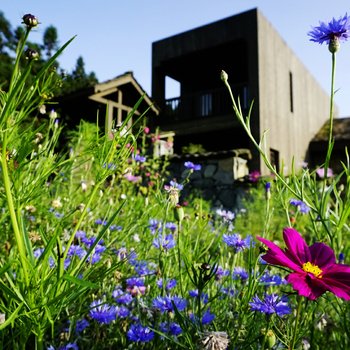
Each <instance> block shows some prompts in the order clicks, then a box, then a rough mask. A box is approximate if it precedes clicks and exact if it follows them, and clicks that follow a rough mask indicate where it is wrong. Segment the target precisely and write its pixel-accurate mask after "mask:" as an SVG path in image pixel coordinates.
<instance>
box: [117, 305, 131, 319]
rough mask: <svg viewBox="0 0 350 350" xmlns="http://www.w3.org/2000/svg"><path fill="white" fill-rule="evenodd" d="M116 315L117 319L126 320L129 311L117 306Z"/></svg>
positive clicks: (124, 307)
mask: <svg viewBox="0 0 350 350" xmlns="http://www.w3.org/2000/svg"><path fill="white" fill-rule="evenodd" d="M116 315H117V317H119V318H126V317H129V315H130V310H129V309H128V308H127V307H126V306H117V307H116Z"/></svg>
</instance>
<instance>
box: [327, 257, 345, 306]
mask: <svg viewBox="0 0 350 350" xmlns="http://www.w3.org/2000/svg"><path fill="white" fill-rule="evenodd" d="M321 282H322V283H323V284H324V286H326V287H327V289H328V290H329V291H330V292H332V293H333V294H335V295H336V296H337V297H339V298H343V299H345V300H350V266H348V265H341V264H334V265H333V266H331V267H330V268H329V269H328V270H325V273H324V274H323V276H322V279H321Z"/></svg>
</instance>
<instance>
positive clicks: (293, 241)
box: [283, 227, 311, 266]
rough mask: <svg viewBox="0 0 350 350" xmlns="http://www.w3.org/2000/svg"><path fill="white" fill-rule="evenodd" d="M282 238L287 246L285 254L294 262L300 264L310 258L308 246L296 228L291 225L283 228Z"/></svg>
mask: <svg viewBox="0 0 350 350" xmlns="http://www.w3.org/2000/svg"><path fill="white" fill-rule="evenodd" d="M283 239H284V241H285V242H286V246H287V248H288V250H287V251H286V255H287V256H288V257H289V258H290V259H291V260H293V261H294V262H295V263H296V264H298V265H299V266H302V265H303V264H304V263H306V262H308V261H310V260H311V254H310V250H309V247H308V245H307V244H306V242H305V241H304V239H303V238H302V237H301V235H300V233H299V232H298V231H297V230H295V229H294V228H291V227H287V228H285V229H284V230H283Z"/></svg>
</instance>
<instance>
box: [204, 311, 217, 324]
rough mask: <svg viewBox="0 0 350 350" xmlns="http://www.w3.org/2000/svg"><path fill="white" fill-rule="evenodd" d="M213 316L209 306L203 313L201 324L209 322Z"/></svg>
mask: <svg viewBox="0 0 350 350" xmlns="http://www.w3.org/2000/svg"><path fill="white" fill-rule="evenodd" d="M214 318H215V314H213V313H211V312H210V308H208V309H207V310H206V311H205V312H204V314H203V317H202V324H203V325H205V324H209V323H211V322H212V321H213V320H214Z"/></svg>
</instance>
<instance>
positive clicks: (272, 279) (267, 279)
mask: <svg viewBox="0 0 350 350" xmlns="http://www.w3.org/2000/svg"><path fill="white" fill-rule="evenodd" d="M259 282H260V283H262V284H263V285H265V286H280V285H281V284H287V281H286V280H285V279H284V278H282V277H281V276H279V275H270V273H269V272H268V271H265V272H264V274H263V275H262V276H261V277H260V280H259Z"/></svg>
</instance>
